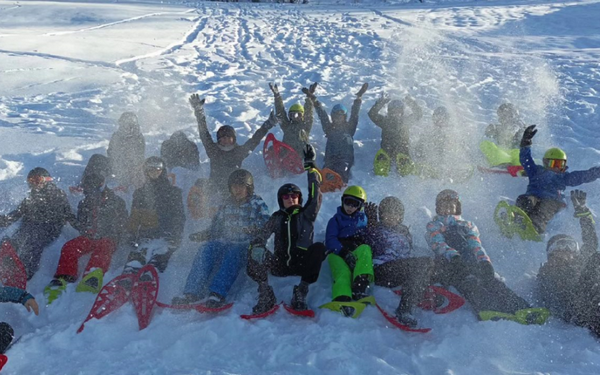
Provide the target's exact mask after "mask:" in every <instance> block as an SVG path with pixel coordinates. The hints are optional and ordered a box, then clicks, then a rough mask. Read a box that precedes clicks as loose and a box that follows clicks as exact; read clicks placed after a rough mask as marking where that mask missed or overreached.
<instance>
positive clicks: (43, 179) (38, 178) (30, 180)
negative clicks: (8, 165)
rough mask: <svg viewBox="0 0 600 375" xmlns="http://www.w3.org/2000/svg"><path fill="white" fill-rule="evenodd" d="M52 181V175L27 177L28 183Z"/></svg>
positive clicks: (39, 183)
mask: <svg viewBox="0 0 600 375" xmlns="http://www.w3.org/2000/svg"><path fill="white" fill-rule="evenodd" d="M50 181H52V177H44V176H35V177H30V178H28V179H27V183H28V184H29V185H34V186H37V185H42V184H43V183H45V182H50Z"/></svg>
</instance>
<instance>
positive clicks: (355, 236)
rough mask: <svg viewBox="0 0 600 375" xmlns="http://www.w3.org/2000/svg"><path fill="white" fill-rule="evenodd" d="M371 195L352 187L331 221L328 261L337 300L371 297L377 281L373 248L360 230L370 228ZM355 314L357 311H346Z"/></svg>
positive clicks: (328, 238) (328, 229)
mask: <svg viewBox="0 0 600 375" xmlns="http://www.w3.org/2000/svg"><path fill="white" fill-rule="evenodd" d="M366 200H367V193H366V192H365V191H364V190H363V188H361V187H360V186H349V187H348V188H347V189H346V190H344V193H343V195H342V205H341V206H340V207H338V209H337V213H336V214H335V215H334V216H333V217H332V218H331V219H329V223H328V224H327V231H326V234H325V245H326V246H327V251H328V252H329V256H328V257H327V261H328V262H329V267H330V268H331V273H332V276H333V300H334V301H341V302H349V301H352V300H353V299H354V300H360V299H362V298H364V297H366V296H367V288H368V287H369V283H370V282H372V281H373V279H374V276H373V259H372V254H371V247H370V246H369V245H365V244H364V243H363V240H362V238H361V233H360V230H361V229H362V228H365V227H366V226H367V216H366V215H365V213H364V210H363V206H364V203H365V201H366ZM344 313H345V314H346V315H352V314H353V313H354V311H344Z"/></svg>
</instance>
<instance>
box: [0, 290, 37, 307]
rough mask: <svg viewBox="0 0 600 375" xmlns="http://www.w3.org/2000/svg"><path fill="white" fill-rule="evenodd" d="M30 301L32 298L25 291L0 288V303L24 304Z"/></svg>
mask: <svg viewBox="0 0 600 375" xmlns="http://www.w3.org/2000/svg"><path fill="white" fill-rule="evenodd" d="M30 299H33V296H32V295H31V294H29V293H27V291H26V290H23V289H19V288H14V287H12V286H3V287H0V302H13V303H21V304H25V302H27V301H29V300H30Z"/></svg>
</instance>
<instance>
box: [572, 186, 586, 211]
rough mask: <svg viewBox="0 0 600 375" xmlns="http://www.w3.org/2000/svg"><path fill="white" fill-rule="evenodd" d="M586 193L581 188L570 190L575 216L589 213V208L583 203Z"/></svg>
mask: <svg viewBox="0 0 600 375" xmlns="http://www.w3.org/2000/svg"><path fill="white" fill-rule="evenodd" d="M586 198H587V193H586V192H585V191H583V190H573V191H572V192H571V202H573V208H574V209H575V217H580V216H585V215H587V214H589V213H590V209H589V208H587V206H586V205H585V203H586Z"/></svg>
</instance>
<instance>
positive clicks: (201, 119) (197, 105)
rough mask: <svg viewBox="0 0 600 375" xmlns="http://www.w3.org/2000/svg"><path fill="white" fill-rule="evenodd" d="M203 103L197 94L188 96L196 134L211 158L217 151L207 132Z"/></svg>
mask: <svg viewBox="0 0 600 375" xmlns="http://www.w3.org/2000/svg"><path fill="white" fill-rule="evenodd" d="M204 102H205V99H200V97H199V96H198V94H192V96H190V105H191V106H192V108H193V109H194V115H195V116H196V121H197V122H198V134H199V135H200V141H202V144H203V145H204V148H205V149H206V154H207V155H208V157H209V158H213V157H214V156H215V155H216V154H217V151H218V145H217V143H216V142H215V141H213V139H212V136H211V135H210V133H209V132H208V126H207V125H206V115H205V114H204Z"/></svg>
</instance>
